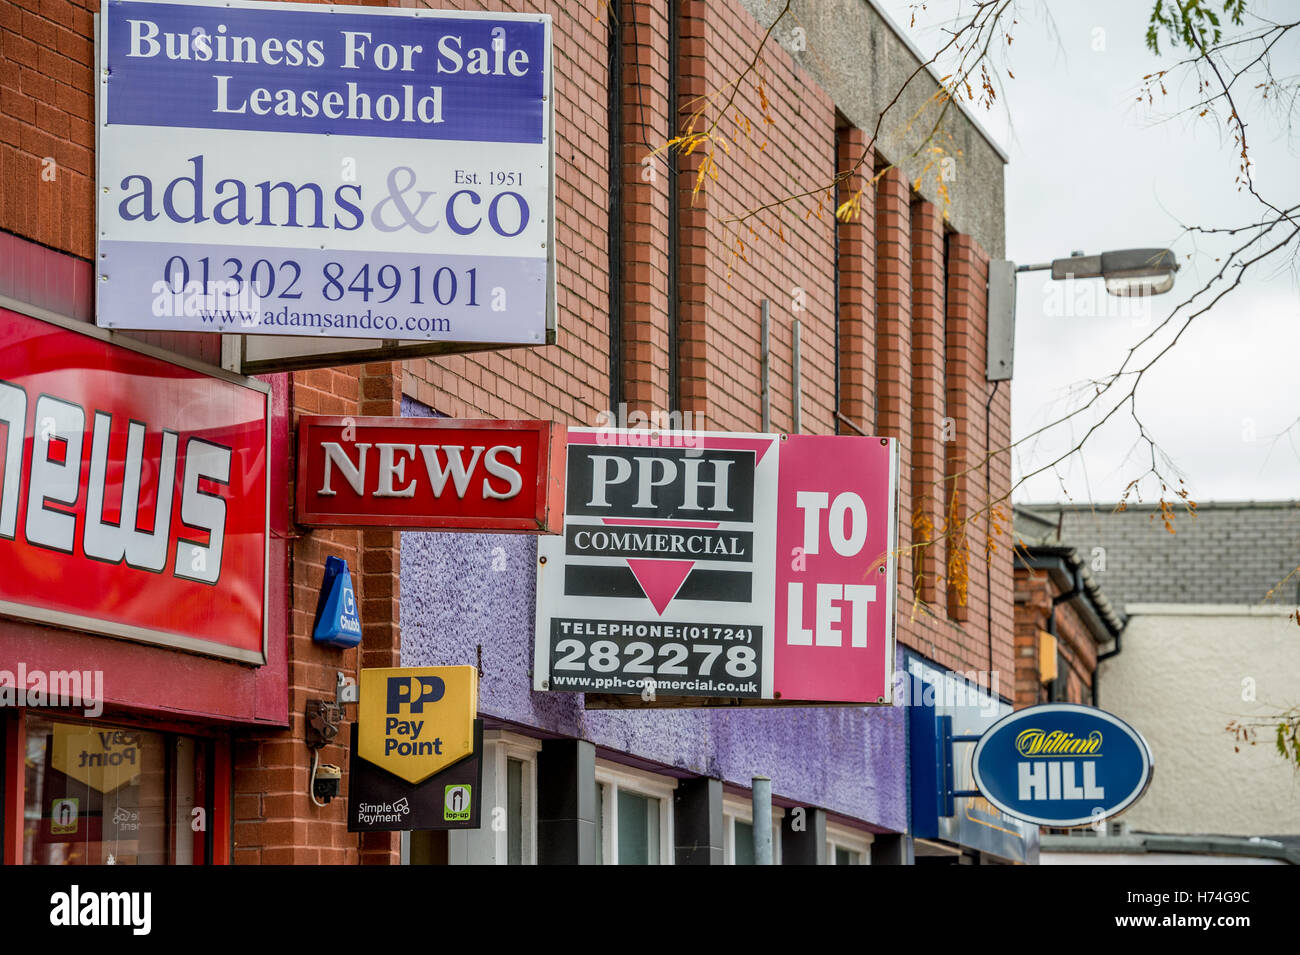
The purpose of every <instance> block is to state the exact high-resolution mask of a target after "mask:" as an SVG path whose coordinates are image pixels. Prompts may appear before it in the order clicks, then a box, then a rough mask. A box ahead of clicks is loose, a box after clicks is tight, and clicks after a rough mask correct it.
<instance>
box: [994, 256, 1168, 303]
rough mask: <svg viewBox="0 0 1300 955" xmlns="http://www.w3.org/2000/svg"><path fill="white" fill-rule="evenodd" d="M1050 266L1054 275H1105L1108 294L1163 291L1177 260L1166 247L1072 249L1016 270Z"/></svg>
mask: <svg viewBox="0 0 1300 955" xmlns="http://www.w3.org/2000/svg"><path fill="white" fill-rule="evenodd" d="M1045 269H1051V270H1052V278H1053V279H1096V278H1100V279H1105V280H1106V291H1107V292H1109V293H1110V294H1111V295H1163V294H1164V293H1165V292H1168V291H1169V290H1170V289H1171V288H1173V287H1174V273H1175V272H1177V271H1178V262H1177V261H1176V260H1175V259H1174V253H1173V252H1171V251H1170V250H1169V249H1121V250H1119V251H1118V252H1103V253H1101V255H1084V254H1083V253H1082V252H1075V253H1074V254H1072V255H1071V256H1070V257H1069V258H1068V259H1053V260H1052V261H1051V262H1046V263H1044V264H1042V265H1018V266H1016V271H1017V272H1038V271H1043V270H1045Z"/></svg>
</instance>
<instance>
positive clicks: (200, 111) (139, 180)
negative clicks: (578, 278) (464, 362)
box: [96, 0, 554, 345]
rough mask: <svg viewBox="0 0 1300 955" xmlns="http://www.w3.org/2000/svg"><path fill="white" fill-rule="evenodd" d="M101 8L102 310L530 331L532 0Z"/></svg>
mask: <svg viewBox="0 0 1300 955" xmlns="http://www.w3.org/2000/svg"><path fill="white" fill-rule="evenodd" d="M102 9H103V13H102V20H101V27H100V30H101V34H100V38H101V43H100V50H99V67H100V68H99V69H98V70H97V71H96V76H97V77H98V79H99V94H100V95H99V140H98V142H99V145H98V162H99V169H98V185H99V188H98V189H97V190H96V193H97V195H98V199H99V207H98V213H99V214H98V225H97V230H96V231H97V235H98V241H99V248H98V252H99V254H98V257H97V260H96V271H97V272H98V273H99V274H100V276H101V281H100V282H98V283H96V284H97V288H98V290H99V294H98V302H97V321H98V323H99V324H100V325H101V326H104V327H110V328H111V327H118V328H155V329H169V330H186V331H203V332H228V333H237V334H275V335H297V336H304V335H305V336H322V337H342V338H374V339H385V340H395V341H396V340H402V341H421V340H424V341H437V342H476V343H502V344H535V345H540V344H543V343H544V342H545V340H546V334H547V329H548V324H549V323H550V318H551V311H552V299H553V296H552V295H551V289H552V284H553V277H552V268H551V261H552V252H553V247H554V243H553V242H552V241H551V236H552V232H553V221H552V219H553V216H552V212H551V198H552V177H551V153H552V133H551V127H552V121H551V116H552V105H553V104H552V103H551V96H550V93H551V89H550V86H551V34H550V30H551V23H550V18H549V17H548V16H545V15H517V14H481V13H458V12H447V11H434V10H424V9H419V10H417V9H375V8H366V7H362V8H358V7H331V6H321V5H316V4H292V3H262V2H256V3H250V2H245V0H221V2H220V3H189V2H187V3H177V2H153V0H106V2H105V3H104V4H103V8H102Z"/></svg>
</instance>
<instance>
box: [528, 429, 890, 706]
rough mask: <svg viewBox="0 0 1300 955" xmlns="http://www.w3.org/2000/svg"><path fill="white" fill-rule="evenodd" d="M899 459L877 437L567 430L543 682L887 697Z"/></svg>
mask: <svg viewBox="0 0 1300 955" xmlns="http://www.w3.org/2000/svg"><path fill="white" fill-rule="evenodd" d="M897 467H898V465H897V449H896V446H895V445H894V443H893V442H892V441H891V440H889V439H885V438H858V437H831V436H825V437H815V436H801V435H792V436H779V435H762V434H719V433H712V432H676V433H673V432H654V433H652V432H648V431H636V430H623V431H618V430H589V429H583V430H575V429H571V430H570V432H569V457H568V466H567V473H568V483H567V490H566V505H565V509H566V514H565V524H564V533H563V535H562V536H560V537H554V538H542V539H541V541H540V542H539V546H538V601H537V631H536V632H537V641H536V648H535V659H534V688H535V689H538V690H557V691H569V692H588V693H613V694H636V695H640V696H642V697H643V698H644V699H646V700H650V699H655V700H657V699H658V698H659V697H674V696H677V697H681V696H688V697H713V698H728V699H751V700H786V701H791V700H803V701H812V702H845V703H849V702H852V703H888V702H890V700H891V698H892V681H891V679H890V674H891V673H892V672H893V655H894V631H893V612H894V586H895V575H894V565H895V562H894V557H893V552H894V550H895V547H896V531H897V525H896V511H897Z"/></svg>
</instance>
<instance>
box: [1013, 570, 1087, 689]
mask: <svg viewBox="0 0 1300 955" xmlns="http://www.w3.org/2000/svg"><path fill="white" fill-rule="evenodd" d="M1060 593H1061V590H1060V588H1058V587H1057V586H1056V585H1055V584H1054V583H1053V582H1052V579H1051V577H1050V576H1049V574H1048V572H1047V571H1046V570H1031V569H1029V568H1025V567H1017V568H1016V570H1015V600H1016V606H1015V620H1016V684H1015V690H1016V695H1015V705H1016V708H1017V709H1019V708H1020V707H1022V706H1032V705H1033V704H1035V703H1045V702H1047V698H1048V693H1047V686H1046V685H1045V684H1044V683H1043V682H1042V674H1043V666H1044V664H1045V663H1048V661H1044V660H1042V659H1041V658H1040V655H1039V643H1038V640H1039V638H1038V634H1039V632H1040V631H1044V630H1047V627H1048V619H1049V615H1050V614H1051V610H1052V598H1053V597H1056V596H1059V595H1060ZM1056 645H1057V650H1058V651H1059V657H1058V666H1059V667H1060V669H1059V671H1058V673H1057V676H1058V677H1064V678H1065V681H1066V686H1065V697H1064V700H1063V701H1062V702H1069V703H1091V702H1092V679H1093V675H1094V674H1095V673H1096V671H1097V644H1096V642H1095V641H1094V639H1093V636H1092V633H1091V631H1089V629H1088V626H1087V624H1086V623H1084V620H1083V618H1082V617H1081V616H1080V615H1079V612H1078V611H1077V610H1076V609H1075V608H1074V605H1073V603H1066V604H1061V605H1060V606H1058V607H1057V608H1056ZM1049 665H1050V664H1049Z"/></svg>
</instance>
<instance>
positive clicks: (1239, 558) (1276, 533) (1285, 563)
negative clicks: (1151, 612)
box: [1015, 501, 1300, 607]
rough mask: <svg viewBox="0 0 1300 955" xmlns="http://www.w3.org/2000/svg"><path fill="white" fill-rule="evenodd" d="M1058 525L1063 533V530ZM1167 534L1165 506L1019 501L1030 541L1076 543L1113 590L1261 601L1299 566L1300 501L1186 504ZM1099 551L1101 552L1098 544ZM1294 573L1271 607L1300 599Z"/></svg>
mask: <svg viewBox="0 0 1300 955" xmlns="http://www.w3.org/2000/svg"><path fill="white" fill-rule="evenodd" d="M1058 527H1059V534H1058ZM1174 529H1175V531H1176V533H1174V534H1170V533H1169V532H1168V531H1167V530H1166V529H1165V527H1164V524H1163V523H1162V521H1161V519H1160V508H1159V505H1150V504H1138V505H1134V504H1130V505H1129V507H1128V509H1127V510H1125V511H1121V512H1118V513H1116V512H1115V506H1114V505H1113V504H1109V505H1108V504H1096V505H1089V504H1065V505H1060V504H1052V505H1038V504H1034V505H1017V506H1016V508H1015V533H1016V536H1017V537H1018V538H1020V539H1022V540H1024V542H1025V543H1026V544H1033V545H1039V544H1045V545H1054V544H1056V545H1064V546H1069V547H1074V548H1075V549H1076V550H1077V551H1078V553H1079V556H1080V557H1082V558H1083V560H1084V562H1085V564H1086V566H1087V567H1088V570H1089V571H1090V573H1091V575H1092V577H1093V579H1095V580H1096V581H1097V583H1098V584H1100V585H1101V587H1102V589H1103V590H1104V591H1105V593H1106V595H1107V596H1108V597H1109V598H1110V599H1111V601H1113V602H1114V603H1116V604H1118V605H1119V606H1120V607H1124V606H1126V605H1128V604H1133V603H1190V604H1259V603H1260V602H1261V601H1264V600H1265V597H1266V595H1267V594H1268V592H1269V590H1271V589H1273V588H1275V587H1277V585H1278V583H1279V582H1280V581H1282V580H1283V579H1284V578H1286V577H1287V575H1288V574H1290V573H1291V572H1292V571H1293V570H1295V569H1296V567H1297V566H1300V501H1247V502H1213V503H1204V504H1198V505H1197V508H1196V516H1195V517H1193V516H1191V515H1189V514H1188V513H1187V512H1186V511H1185V510H1183V508H1182V507H1181V506H1180V507H1179V508H1178V509H1177V511H1176V513H1175V517H1174ZM1097 548H1100V550H1098V549H1097ZM1297 578H1300V574H1297V575H1296V576H1293V577H1292V578H1291V579H1290V580H1289V581H1288V582H1287V583H1286V584H1285V585H1284V586H1283V587H1281V588H1280V589H1278V590H1277V592H1276V593H1275V594H1274V595H1273V598H1272V600H1271V601H1269V602H1270V603H1271V604H1273V605H1275V606H1284V605H1286V604H1293V605H1294V604H1295V603H1296V602H1298V601H1300V586H1297Z"/></svg>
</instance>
